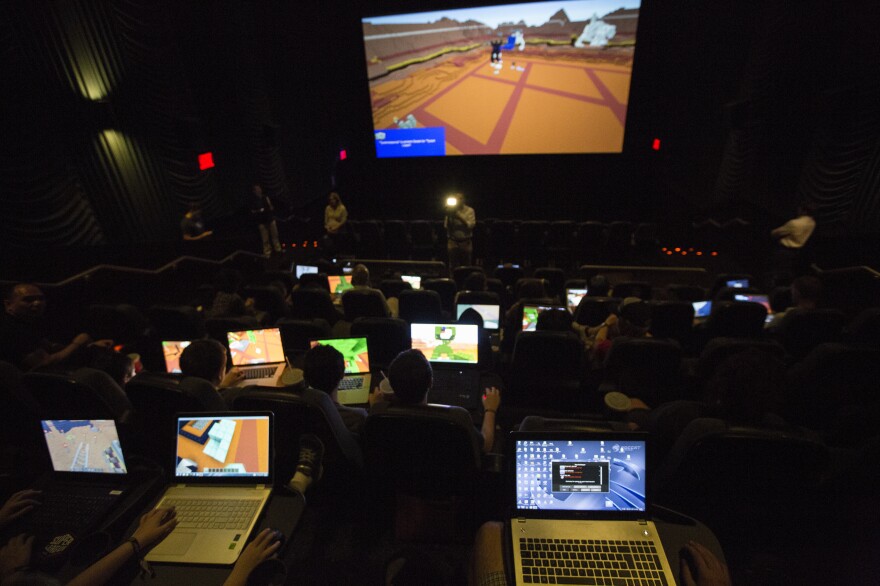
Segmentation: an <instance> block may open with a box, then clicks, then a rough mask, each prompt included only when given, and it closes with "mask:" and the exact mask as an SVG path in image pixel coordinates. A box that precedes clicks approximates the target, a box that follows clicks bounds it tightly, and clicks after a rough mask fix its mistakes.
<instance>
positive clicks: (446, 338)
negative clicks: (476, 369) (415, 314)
mask: <svg viewBox="0 0 880 586" xmlns="http://www.w3.org/2000/svg"><path fill="white" fill-rule="evenodd" d="M410 335H411V337H412V347H413V349H414V350H421V351H422V354H424V355H425V358H427V359H428V360H429V361H430V362H454V363H458V364H477V363H478V362H479V357H480V354H479V350H480V332H479V328H478V327H477V326H474V325H465V324H455V325H452V324H450V325H446V324H412V325H411V326H410Z"/></svg>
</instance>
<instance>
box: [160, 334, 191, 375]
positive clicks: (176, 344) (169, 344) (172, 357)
mask: <svg viewBox="0 0 880 586" xmlns="http://www.w3.org/2000/svg"><path fill="white" fill-rule="evenodd" d="M190 343H191V341H190V340H162V354H163V355H164V356H165V372H178V373H179V372H180V355H181V354H182V353H183V349H184V348H186V347H187V346H189V345H190Z"/></svg>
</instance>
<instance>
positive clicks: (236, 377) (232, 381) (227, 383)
mask: <svg viewBox="0 0 880 586" xmlns="http://www.w3.org/2000/svg"><path fill="white" fill-rule="evenodd" d="M244 379H245V374H244V372H243V371H241V370H239V369H237V368H233V369H232V370H230V371H229V372H227V373H226V376H224V377H223V380H221V381H220V384H219V385H218V386H219V387H220V388H221V389H225V388H227V387H234V386H235V385H237V384H238V383H240V382H241V381H243V380H244Z"/></svg>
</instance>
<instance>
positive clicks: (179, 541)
mask: <svg viewBox="0 0 880 586" xmlns="http://www.w3.org/2000/svg"><path fill="white" fill-rule="evenodd" d="M196 535H197V533H192V532H181V531H174V532H173V533H172V534H171V535H169V536H168V537H166V538H165V539H164V540H163V541H162V543H160V544H159V545H157V546H156V547H154V548H153V553H155V554H161V555H184V554H185V553H186V552H187V551H189V548H190V546H191V545H192V543H193V541H195V540H196Z"/></svg>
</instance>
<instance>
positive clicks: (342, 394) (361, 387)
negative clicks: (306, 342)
mask: <svg viewBox="0 0 880 586" xmlns="http://www.w3.org/2000/svg"><path fill="white" fill-rule="evenodd" d="M310 344H311V347H312V348H314V347H315V346H317V345H319V344H320V345H322V346H332V347H334V348H336V349H337V350H339V353H340V354H342V358H343V360H344V361H345V375H344V376H343V377H342V381H340V383H339V387H338V388H337V391H336V400H337V401H339V403H340V404H341V405H352V404H361V403H368V402H369V400H370V384H371V382H372V379H371V376H370V349H369V346H368V345H367V339H366V338H331V339H320V340H312V341H311V342H310Z"/></svg>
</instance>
